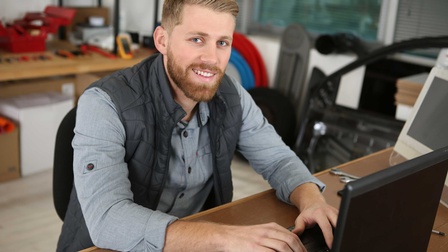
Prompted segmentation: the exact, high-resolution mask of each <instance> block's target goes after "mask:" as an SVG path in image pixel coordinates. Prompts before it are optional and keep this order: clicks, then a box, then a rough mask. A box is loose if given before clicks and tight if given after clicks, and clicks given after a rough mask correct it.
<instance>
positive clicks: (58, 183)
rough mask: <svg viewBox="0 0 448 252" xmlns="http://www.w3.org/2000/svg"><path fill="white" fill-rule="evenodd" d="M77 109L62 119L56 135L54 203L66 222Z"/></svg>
mask: <svg viewBox="0 0 448 252" xmlns="http://www.w3.org/2000/svg"><path fill="white" fill-rule="evenodd" d="M75 119H76V107H75V108H73V109H72V110H70V111H69V112H68V113H67V115H66V116H65V117H64V119H62V121H61V124H60V125H59V128H58V131H57V133H56V143H55V150H54V162H53V202H54V207H55V209H56V213H57V214H58V216H59V218H61V220H62V221H64V218H65V212H66V211H67V207H68V203H69V201H70V194H71V191H72V187H73V148H72V139H73V137H74V135H75V133H74V132H73V129H74V128H75Z"/></svg>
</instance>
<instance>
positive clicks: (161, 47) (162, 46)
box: [153, 25, 168, 54]
mask: <svg viewBox="0 0 448 252" xmlns="http://www.w3.org/2000/svg"><path fill="white" fill-rule="evenodd" d="M153 37H154V45H155V46H156V48H157V50H158V51H159V52H160V53H161V54H166V51H167V49H166V48H167V46H168V44H167V43H168V33H167V31H166V30H165V29H163V28H162V26H160V25H159V26H157V28H156V29H155V30H154V34H153Z"/></svg>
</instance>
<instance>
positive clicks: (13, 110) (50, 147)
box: [0, 92, 73, 176]
mask: <svg viewBox="0 0 448 252" xmlns="http://www.w3.org/2000/svg"><path fill="white" fill-rule="evenodd" d="M72 108H73V98H72V97H70V96H65V95H62V94H60V93H55V92H50V93H37V94H29V95H22V96H17V97H12V98H7V99H0V114H2V115H5V116H6V117H9V118H10V119H12V120H14V121H15V122H16V123H17V124H18V125H19V128H20V137H19V143H20V169H21V174H22V176H27V175H30V174H33V173H36V172H39V171H43V170H46V169H51V168H52V167H53V157H54V146H55V139H56V132H57V129H58V127H59V124H60V123H61V121H62V119H63V118H64V116H65V115H66V114H67V113H68V112H69V111H70V109H72Z"/></svg>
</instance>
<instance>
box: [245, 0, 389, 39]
mask: <svg viewBox="0 0 448 252" xmlns="http://www.w3.org/2000/svg"><path fill="white" fill-rule="evenodd" d="M239 2H240V6H241V9H242V13H244V14H242V15H240V17H241V16H244V17H245V19H243V18H241V20H239V23H238V25H239V26H238V29H240V30H242V31H243V32H247V33H265V34H266V33H271V34H272V33H274V34H275V33H276V34H278V33H281V31H283V29H284V28H285V27H286V26H288V25H289V24H292V23H299V24H302V25H303V26H305V27H306V29H307V30H308V31H309V32H311V33H314V34H333V33H340V32H349V33H352V34H354V35H356V36H358V37H360V38H363V39H364V40H368V41H376V40H377V37H378V30H379V23H380V13H381V3H382V1H381V0H282V1H278V0H240V1H239ZM247 8H249V9H250V10H248V9H247Z"/></svg>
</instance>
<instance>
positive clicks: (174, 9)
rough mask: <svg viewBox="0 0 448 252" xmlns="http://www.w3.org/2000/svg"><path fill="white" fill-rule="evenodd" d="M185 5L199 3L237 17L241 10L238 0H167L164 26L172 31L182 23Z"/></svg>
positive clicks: (163, 17) (163, 15)
mask: <svg viewBox="0 0 448 252" xmlns="http://www.w3.org/2000/svg"><path fill="white" fill-rule="evenodd" d="M185 5H199V6H202V7H205V8H209V9H211V10H213V11H216V12H224V13H230V14H232V15H233V16H234V17H235V19H236V17H237V15H238V12H239V7H238V3H237V2H236V0H165V1H164V3H163V10H162V22H161V25H162V27H163V28H164V29H165V30H167V31H168V32H171V31H172V30H173V28H174V27H175V26H176V25H179V24H181V23H182V11H183V8H184V6H185Z"/></svg>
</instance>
